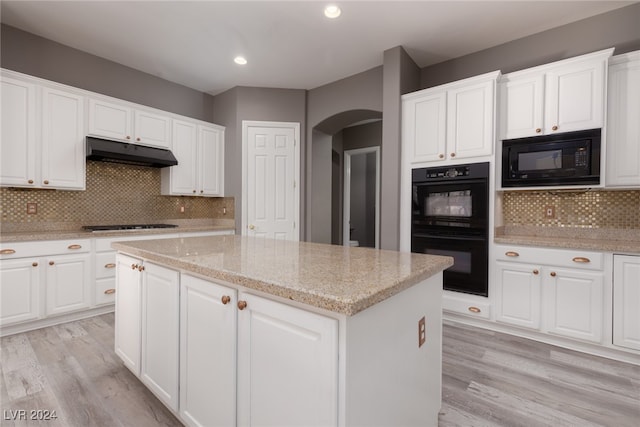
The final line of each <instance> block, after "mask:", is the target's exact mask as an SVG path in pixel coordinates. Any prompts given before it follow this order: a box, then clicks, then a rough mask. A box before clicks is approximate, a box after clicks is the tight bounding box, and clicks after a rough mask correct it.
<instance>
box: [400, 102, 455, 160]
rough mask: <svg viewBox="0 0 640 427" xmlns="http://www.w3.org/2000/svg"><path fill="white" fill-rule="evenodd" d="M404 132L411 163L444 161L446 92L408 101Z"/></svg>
mask: <svg viewBox="0 0 640 427" xmlns="http://www.w3.org/2000/svg"><path fill="white" fill-rule="evenodd" d="M406 105H407V107H408V108H407V109H406V111H405V113H406V114H407V116H408V117H407V118H408V120H409V121H408V123H407V126H406V131H407V132H408V138H407V140H408V141H410V144H411V145H410V147H409V148H410V149H411V150H412V152H413V156H412V157H411V161H412V163H419V162H428V161H436V160H445V159H446V145H445V144H446V131H447V130H446V127H447V109H446V105H447V95H446V92H441V93H436V94H433V95H428V96H426V97H425V98H420V99H416V100H412V101H408V104H406Z"/></svg>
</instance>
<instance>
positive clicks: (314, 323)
mask: <svg viewBox="0 0 640 427" xmlns="http://www.w3.org/2000/svg"><path fill="white" fill-rule="evenodd" d="M238 298H239V301H238V304H239V305H238V308H240V309H241V311H240V312H239V313H238V424H239V425H258V426H264V425H289V426H302V425H304V426H331V425H337V422H338V406H337V405H338V385H337V382H338V321H337V320H335V319H331V318H328V317H325V316H321V315H319V314H315V313H311V312H309V311H306V310H301V309H298V308H295V307H292V306H289V305H285V304H281V303H278V302H275V301H272V300H268V299H265V298H260V297H258V296H255V295H250V294H246V293H240V294H239V296H238ZM242 307H245V308H244V309H242ZM274 384H277V385H278V387H277V389H278V393H274V392H273V391H274V389H273V385H274Z"/></svg>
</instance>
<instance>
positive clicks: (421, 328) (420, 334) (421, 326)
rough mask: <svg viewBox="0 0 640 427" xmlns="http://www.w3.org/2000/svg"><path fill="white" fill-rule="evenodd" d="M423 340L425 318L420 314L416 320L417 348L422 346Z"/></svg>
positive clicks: (425, 330)
mask: <svg viewBox="0 0 640 427" xmlns="http://www.w3.org/2000/svg"><path fill="white" fill-rule="evenodd" d="M425 341H427V320H426V319H425V318H424V316H422V319H420V320H418V348H420V347H422V344H424V343H425Z"/></svg>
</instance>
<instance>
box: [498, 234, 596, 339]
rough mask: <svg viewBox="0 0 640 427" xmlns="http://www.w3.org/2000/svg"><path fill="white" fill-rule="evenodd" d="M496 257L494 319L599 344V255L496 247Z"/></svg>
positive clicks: (555, 250) (568, 251)
mask: <svg viewBox="0 0 640 427" xmlns="http://www.w3.org/2000/svg"><path fill="white" fill-rule="evenodd" d="M496 254H497V258H498V261H497V263H496V266H497V268H496V271H497V274H496V291H497V292H496V321H498V322H502V323H508V324H511V325H516V326H520V327H524V328H529V329H534V330H540V331H542V332H545V333H549V334H554V335H560V336H563V337H568V338H575V339H579V340H583V341H588V342H592V343H602V339H603V328H604V312H605V306H604V304H605V294H604V292H605V279H604V277H605V275H604V267H603V254H602V253H596V252H582V251H580V252H579V251H573V250H559V249H544V248H532V247H507V246H496Z"/></svg>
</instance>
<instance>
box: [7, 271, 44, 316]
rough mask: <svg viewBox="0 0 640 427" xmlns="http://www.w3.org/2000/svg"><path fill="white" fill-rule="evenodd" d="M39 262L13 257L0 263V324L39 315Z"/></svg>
mask: <svg viewBox="0 0 640 427" xmlns="http://www.w3.org/2000/svg"><path fill="white" fill-rule="evenodd" d="M39 308H40V263H39V262H38V260H37V259H28V258H27V259H15V260H7V261H2V262H1V263H0V325H8V324H11V323H17V322H23V321H26V320H33V319H37V318H38V316H39V315H40V309H39Z"/></svg>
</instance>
